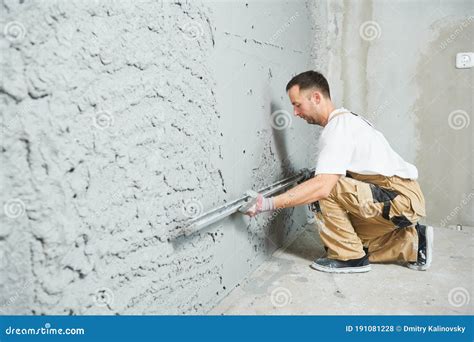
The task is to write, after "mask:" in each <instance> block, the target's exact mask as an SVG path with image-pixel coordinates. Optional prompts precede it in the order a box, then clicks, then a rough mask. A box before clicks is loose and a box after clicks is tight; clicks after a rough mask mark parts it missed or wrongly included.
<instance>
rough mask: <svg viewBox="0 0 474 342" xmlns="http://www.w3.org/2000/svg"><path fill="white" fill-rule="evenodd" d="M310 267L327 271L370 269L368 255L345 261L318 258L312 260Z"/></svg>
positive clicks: (351, 271) (360, 270)
mask: <svg viewBox="0 0 474 342" xmlns="http://www.w3.org/2000/svg"><path fill="white" fill-rule="evenodd" d="M311 268H313V269H315V270H318V271H322V272H328V273H362V272H368V271H370V264H369V257H368V255H364V256H363V257H362V258H360V259H352V260H346V261H342V260H336V259H329V258H319V259H317V260H316V261H315V262H313V264H312V265H311Z"/></svg>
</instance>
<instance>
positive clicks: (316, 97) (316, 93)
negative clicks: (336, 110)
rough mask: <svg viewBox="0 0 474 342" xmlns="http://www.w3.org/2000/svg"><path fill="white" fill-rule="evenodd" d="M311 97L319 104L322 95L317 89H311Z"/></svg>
mask: <svg viewBox="0 0 474 342" xmlns="http://www.w3.org/2000/svg"><path fill="white" fill-rule="evenodd" d="M311 98H312V99H313V100H314V102H316V103H317V104H319V103H320V102H321V99H322V95H321V93H320V92H319V91H316V90H315V91H313V94H312V95H311Z"/></svg>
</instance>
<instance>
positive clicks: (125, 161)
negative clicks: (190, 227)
mask: <svg viewBox="0 0 474 342" xmlns="http://www.w3.org/2000/svg"><path fill="white" fill-rule="evenodd" d="M240 5H241V6H242V11H243V12H242V13H241V14H239V15H237V16H236V18H235V19H236V20H235V21H234V24H235V25H237V26H238V27H244V21H245V20H244V19H246V18H247V19H248V18H253V19H252V23H250V22H249V24H250V25H249V26H248V27H245V30H254V32H255V34H254V35H249V34H248V32H246V31H245V30H243V31H242V32H238V31H239V30H228V29H226V28H224V27H222V26H221V24H220V22H219V21H218V19H217V18H225V16H223V15H222V13H223V11H226V9H225V7H222V4H221V5H219V4H218V3H217V4H216V3H208V2H206V3H198V2H192V3H191V2H185V1H181V2H179V1H176V2H168V1H164V2H151V1H135V2H131V1H110V2H100V3H99V2H96V1H87V2H83V1H53V2H40V1H38V2H28V3H23V2H18V1H12V0H9V1H5V2H4V3H3V4H2V13H3V14H2V21H1V30H2V32H4V31H5V30H4V28H5V26H6V25H7V24H8V23H9V22H12V21H17V22H19V23H21V25H23V27H24V30H25V31H24V33H25V35H24V38H23V39H19V40H18V39H12V37H8V36H5V35H4V36H2V37H1V40H0V44H1V54H2V60H1V69H2V80H1V84H0V107H1V108H0V110H1V111H0V112H1V114H2V120H1V124H2V141H1V154H0V155H1V158H2V159H1V162H2V166H3V167H2V168H1V182H2V183H1V184H2V189H3V191H2V193H1V203H2V206H3V207H4V209H5V208H6V209H5V210H3V211H2V212H1V221H2V225H1V227H0V250H1V253H2V254H1V255H0V257H1V263H0V269H1V275H2V276H1V277H0V293H1V297H0V309H1V310H2V313H13V314H164V313H167V314H181V313H183V314H187V313H204V312H207V311H208V310H209V309H210V308H212V306H213V305H214V304H215V303H216V302H218V301H219V299H220V298H222V296H224V295H225V294H226V293H227V292H228V291H229V290H230V289H231V288H232V287H234V286H236V285H237V284H238V283H239V281H240V280H241V279H242V278H243V277H244V276H245V275H246V274H248V273H249V272H250V271H251V270H252V269H254V268H255V267H256V266H258V264H259V263H260V262H261V261H262V260H264V259H265V258H266V257H268V254H269V253H271V251H273V250H274V249H275V248H277V246H278V244H280V243H282V241H284V240H285V238H286V237H288V236H289V235H290V232H291V231H292V229H296V228H295V227H299V226H301V224H302V223H304V221H305V220H306V212H305V211H304V210H303V209H297V210H294V211H295V212H296V215H295V213H293V210H287V211H284V212H282V213H281V214H279V216H278V217H277V218H272V219H271V220H269V219H268V216H262V217H260V218H258V219H257V220H255V219H253V220H250V219H248V218H244V217H242V216H241V215H240V216H233V217H231V218H229V219H228V220H224V221H222V222H220V223H218V224H215V225H213V226H211V227H209V228H208V229H205V230H203V231H201V232H198V233H197V234H194V235H193V236H191V237H180V238H177V239H173V240H171V239H170V236H173V235H174V233H175V232H176V231H177V230H178V229H179V227H180V226H182V225H183V223H184V222H186V220H187V219H189V218H190V216H193V215H196V214H198V213H201V212H202V211H203V210H205V209H210V208H213V207H215V206H217V205H220V204H222V203H224V202H225V201H228V200H232V199H233V198H235V197H237V196H240V195H241V194H242V192H243V191H244V190H246V189H248V188H251V187H254V188H255V187H256V188H258V187H260V186H263V185H267V184H268V182H272V181H276V180H278V179H279V177H281V176H283V175H286V174H288V173H289V172H291V171H293V170H297V169H299V168H301V167H308V166H310V165H311V164H312V163H314V161H315V159H314V155H315V151H314V149H313V148H311V145H312V144H313V142H312V141H313V140H312V139H313V138H314V137H315V135H316V134H315V131H314V130H311V129H310V128H308V127H306V126H305V125H304V124H303V123H301V122H294V123H293V124H292V125H291V127H290V128H288V132H285V133H284V135H288V136H287V137H286V138H281V137H280V143H278V142H275V139H276V138H275V137H274V135H273V134H272V128H271V125H270V121H269V115H270V114H271V113H270V111H271V110H273V109H274V108H275V107H272V103H273V106H275V105H276V106H277V107H278V108H284V102H283V96H284V95H285V94H284V85H285V84H286V82H287V81H288V79H289V78H290V77H291V75H292V74H295V73H297V72H300V71H301V70H302V69H306V66H308V65H309V56H310V53H309V52H310V51H311V43H308V42H310V40H309V39H308V40H305V39H302V40H301V41H297V42H296V41H295V40H294V39H293V35H294V34H298V35H299V36H303V33H306V34H308V33H309V32H311V27H312V25H311V23H310V21H309V19H307V17H306V15H305V14H304V13H305V11H304V10H301V9H304V8H307V6H308V5H307V3H305V2H290V3H288V4H287V5H288V6H293V12H292V13H299V16H301V18H299V20H297V21H296V20H294V19H291V18H292V16H288V13H285V12H284V11H281V10H280V11H279V12H278V11H277V10H276V9H277V8H279V5H281V4H279V3H276V4H275V5H274V6H273V5H272V6H268V3H265V4H261V6H260V7H258V6H256V7H252V6H253V5H249V4H247V3H241V4H240ZM263 5H265V6H264V7H265V8H267V11H269V13H270V15H269V16H268V17H267V19H266V20H267V21H266V22H264V24H262V25H261V26H260V27H259V26H258V25H259V20H257V19H258V18H259V16H258V15H259V13H260V12H261V9H262V6H263ZM219 6H220V7H219ZM272 9H273V10H272ZM298 10H299V11H300V12H298ZM245 11H246V12H245ZM272 11H276V12H272ZM249 14H251V15H249ZM237 19H238V20H237ZM302 19H304V20H302ZM221 20H222V19H221ZM290 20H291V22H290ZM288 22H290V24H288V25H285V23H288ZM265 23H266V24H265ZM269 23H271V25H267V24H269ZM251 25H253V27H252V28H251ZM282 25H283V26H282ZM282 27H284V29H282V30H280V31H279V29H281V28H282ZM21 28H22V27H21V26H20V29H21ZM226 32H227V33H226ZM229 32H237V33H236V34H234V35H231V34H229ZM275 32H279V34H278V35H277V36H275ZM237 35H240V36H241V37H238V36H237ZM247 37H249V38H250V37H251V38H252V39H249V38H247ZM236 39H237V40H239V42H238V43H236V42H235V40H236ZM312 39H313V40H314V38H312ZM245 40H247V41H245ZM228 42H231V44H248V45H247V46H248V47H250V48H242V47H240V48H239V49H240V50H241V51H243V52H242V53H243V54H245V53H247V56H248V58H247V59H246V60H245V61H243V60H242V64H245V63H248V65H249V68H248V69H243V70H241V71H239V73H240V75H237V76H242V75H247V76H246V77H247V79H246V80H244V81H242V82H237V83H232V82H231V83H230V84H231V86H230V88H229V86H225V84H224V83H223V82H228V81H229V80H228V77H227V76H228V72H227V74H225V73H220V72H218V71H219V70H217V68H218V67H216V65H215V64H213V63H214V62H215V61H216V56H217V57H219V56H221V55H220V54H221V53H222V51H224V50H227V46H226V44H227V43H228ZM262 42H269V44H267V43H262ZM301 42H303V43H301ZM274 45H275V46H274ZM265 56H266V58H265ZM221 57H222V56H221ZM240 57H241V56H238V57H236V58H234V59H233V61H234V62H235V61H240V60H241V59H242V58H240ZM219 58H220V57H219ZM224 58H225V56H224ZM253 72H254V73H255V72H257V73H255V74H252V73H253ZM248 75H251V77H250V76H248ZM225 89H233V90H235V89H237V90H238V91H239V92H241V95H239V96H235V99H236V100H237V99H238V100H242V103H245V104H244V105H243V106H241V107H238V108H236V110H238V111H241V110H242V111H245V110H246V112H247V113H248V115H249V117H248V118H247V120H246V121H247V122H252V121H251V119H252V116H251V115H256V114H258V113H259V110H262V109H263V110H262V111H261V112H260V113H266V114H267V115H262V116H259V119H257V120H256V121H255V122H256V125H255V126H248V125H247V126H245V125H244V126H243V128H244V129H242V130H241V131H238V127H236V125H235V123H236V119H235V116H234V115H232V116H230V114H234V113H232V112H229V111H226V110H223V109H225V108H233V107H234V105H235V102H233V101H232V100H231V99H229V98H227V97H226V96H227V95H223V93H225ZM242 97H243V98H244V99H241V98H242ZM262 98H263V99H265V102H262V101H261V99H262ZM252 99H253V100H252ZM285 100H286V99H285ZM246 106H248V107H246ZM286 108H288V107H286ZM244 122H245V121H244ZM241 127H242V126H241ZM236 129H237V130H236ZM257 131H260V132H261V134H254V133H252V132H257ZM233 132H234V133H236V134H233ZM279 134H281V133H279ZM245 137H253V138H252V139H250V140H246V139H245ZM297 138H298V139H299V140H297ZM307 140H309V142H308V141H307ZM302 143H305V148H304V149H302V148H301V144H302ZM315 143H316V141H314V144H315ZM241 144H244V145H245V146H242V145H241ZM237 150H239V151H243V150H246V152H245V154H244V153H242V155H245V156H248V159H246V161H244V162H243V163H244V166H243V167H240V168H239V167H237V166H236V165H235V162H237V161H238V160H239V158H240V157H241V154H240V153H239V154H237V153H236V151H237ZM285 158H287V161H285ZM244 160H245V159H244ZM260 161H261V163H260ZM288 161H291V163H288ZM290 164H291V167H290V166H289V165H290ZM308 164H309V165H308ZM256 165H258V166H259V167H258V169H255V166H256ZM235 170H239V172H238V173H236V172H235ZM252 170H253V171H252Z"/></svg>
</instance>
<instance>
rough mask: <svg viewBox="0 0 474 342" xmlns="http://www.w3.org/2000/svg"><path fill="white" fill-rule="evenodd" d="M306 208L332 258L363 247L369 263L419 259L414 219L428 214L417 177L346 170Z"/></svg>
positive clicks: (351, 254) (355, 254)
mask: <svg viewBox="0 0 474 342" xmlns="http://www.w3.org/2000/svg"><path fill="white" fill-rule="evenodd" d="M341 114H344V113H341ZM310 208H311V210H313V211H314V212H315V214H316V218H317V222H318V225H319V232H320V236H321V239H322V241H323V243H324V245H325V246H326V247H327V248H328V258H330V259H338V260H349V259H358V258H361V257H363V256H364V255H365V252H364V250H363V248H364V247H365V248H368V254H369V261H370V262H394V261H405V262H409V261H416V260H417V251H418V235H417V232H416V228H415V224H416V223H417V222H418V220H419V219H420V218H421V217H424V216H426V214H425V199H424V197H423V193H422V192H421V189H420V186H419V184H418V182H417V181H415V180H410V179H404V178H400V177H398V176H391V177H386V176H382V175H361V174H357V173H353V172H350V171H348V172H347V174H346V176H343V177H341V178H340V179H339V181H338V182H337V183H336V185H335V186H334V188H333V189H332V191H331V193H330V194H329V196H328V197H327V198H325V199H322V200H319V201H318V202H315V203H313V204H311V205H310Z"/></svg>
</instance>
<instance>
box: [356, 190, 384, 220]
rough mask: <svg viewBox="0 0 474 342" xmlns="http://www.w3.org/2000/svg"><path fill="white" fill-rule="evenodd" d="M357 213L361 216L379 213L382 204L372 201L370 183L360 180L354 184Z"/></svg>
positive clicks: (368, 216)
mask: <svg viewBox="0 0 474 342" xmlns="http://www.w3.org/2000/svg"><path fill="white" fill-rule="evenodd" d="M356 189H357V199H358V202H359V203H358V204H359V213H360V216H361V217H363V218H370V217H375V216H378V215H381V213H382V206H381V204H380V203H376V202H375V201H374V196H373V194H372V189H371V184H369V183H363V182H360V183H359V184H357V185H356Z"/></svg>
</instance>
